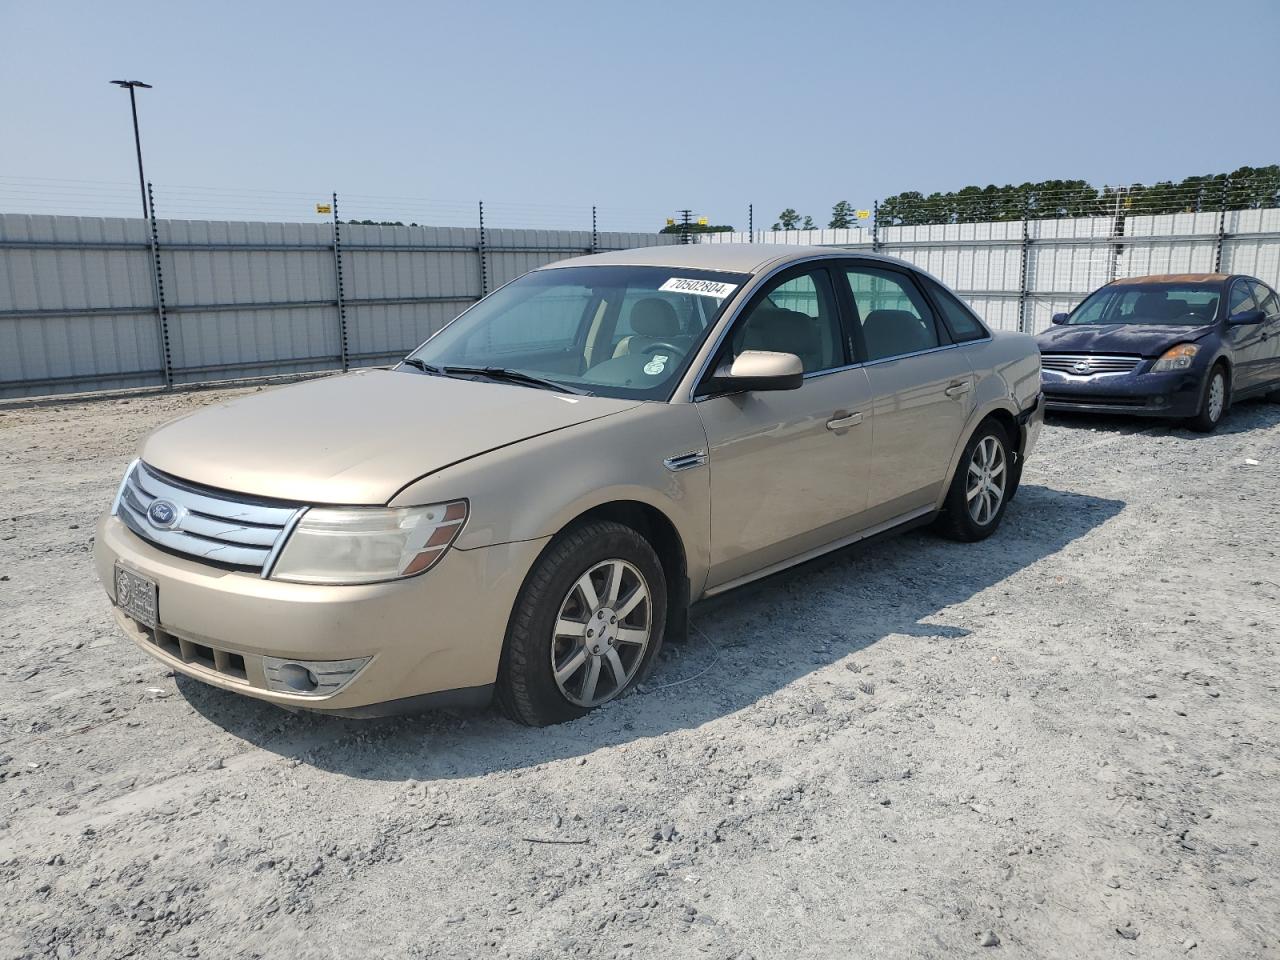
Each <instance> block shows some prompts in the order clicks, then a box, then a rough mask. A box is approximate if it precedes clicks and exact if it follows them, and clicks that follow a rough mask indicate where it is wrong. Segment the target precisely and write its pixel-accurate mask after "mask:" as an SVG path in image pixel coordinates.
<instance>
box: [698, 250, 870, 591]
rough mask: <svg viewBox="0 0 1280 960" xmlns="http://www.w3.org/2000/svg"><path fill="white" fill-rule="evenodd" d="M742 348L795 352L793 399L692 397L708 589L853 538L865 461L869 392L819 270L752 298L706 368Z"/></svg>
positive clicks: (772, 394)
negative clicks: (705, 468) (706, 487)
mask: <svg viewBox="0 0 1280 960" xmlns="http://www.w3.org/2000/svg"><path fill="white" fill-rule="evenodd" d="M743 350H772V351H778V352H783V353H794V354H796V355H797V356H799V357H800V359H801V362H802V363H803V364H804V370H805V379H804V384H803V385H802V386H801V387H800V388H799V389H798V390H781V391H767V392H765V391H761V392H747V393H735V394H730V395H725V396H709V397H705V398H702V399H699V400H698V402H697V408H698V412H699V414H700V415H701V417H702V422H703V426H704V428H705V429H706V432H707V440H708V443H709V451H708V452H709V455H710V469H711V571H710V577H709V579H708V583H707V586H708V587H712V588H713V587H716V586H720V585H723V584H725V583H728V582H730V581H733V580H736V579H738V578H740V577H743V576H746V575H748V574H750V573H753V572H756V571H758V570H761V569H764V568H765V567H768V566H771V565H773V564H775V563H780V562H782V561H785V560H788V559H790V558H792V557H795V556H797V555H799V554H802V553H804V552H806V551H808V550H812V549H815V548H817V547H821V546H825V545H826V544H829V543H831V542H833V541H835V540H838V539H840V538H841V537H844V536H847V535H849V534H851V533H853V532H855V531H856V530H857V529H858V527H859V523H858V519H859V515H860V514H861V513H862V511H863V509H864V508H865V505H866V499H867V486H866V480H867V474H868V469H869V464H870V461H871V427H872V422H871V421H872V418H871V413H870V399H871V389H870V384H869V382H868V380H867V376H866V373H865V372H864V371H863V370H862V369H861V368H850V367H849V360H850V358H849V352H848V351H849V339H848V336H847V333H846V330H845V327H844V326H843V325H842V323H841V319H840V313H839V309H838V306H837V301H836V297H835V293H834V286H833V282H832V277H831V275H830V273H829V271H828V269H827V267H826V266H823V265H820V264H819V265H816V266H815V265H812V264H803V265H800V266H798V267H793V268H792V269H790V270H788V271H785V272H783V273H782V274H780V275H779V276H778V277H776V278H774V279H773V280H772V281H770V282H769V283H768V284H767V285H766V286H765V287H764V288H763V289H762V290H761V291H760V292H759V293H757V294H756V295H755V296H754V297H753V298H752V300H751V302H750V303H749V304H748V305H747V308H746V309H745V310H744V311H743V313H742V314H741V315H740V316H739V317H738V318H737V320H736V321H735V322H734V326H733V328H732V329H731V330H730V331H729V334H728V336H727V337H726V338H725V342H724V344H723V346H722V347H721V350H720V351H719V353H718V354H717V356H716V358H715V359H714V360H713V362H712V364H711V367H710V369H711V370H716V369H719V367H720V366H722V365H723V364H725V363H730V362H732V359H733V357H735V356H737V355H738V354H739V353H741V352H742V351H743Z"/></svg>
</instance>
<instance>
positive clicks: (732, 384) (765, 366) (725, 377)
mask: <svg viewBox="0 0 1280 960" xmlns="http://www.w3.org/2000/svg"><path fill="white" fill-rule="evenodd" d="M803 383H804V364H803V363H801V362H800V358H799V357H797V356H796V355H795V354H794V353H774V352H773V351H771V350H743V351H742V353H740V354H738V356H737V357H736V358H734V361H733V363H731V364H728V365H727V367H721V368H720V369H719V370H717V371H716V373H715V376H713V377H712V378H711V379H710V380H709V381H707V383H706V386H705V387H704V388H703V390H701V391H699V392H700V393H704V394H705V393H721V392H725V393H738V392H740V391H747V390H752V391H763V390H798V389H800V385H801V384H803Z"/></svg>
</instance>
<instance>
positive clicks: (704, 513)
mask: <svg viewBox="0 0 1280 960" xmlns="http://www.w3.org/2000/svg"><path fill="white" fill-rule="evenodd" d="M706 446H707V438H706V434H705V432H704V431H703V428H702V421H701V419H700V418H699V417H698V413H697V409H696V408H695V407H694V406H693V405H692V404H667V403H643V404H640V405H639V406H637V407H633V408H631V409H629V410H625V411H623V412H621V413H618V414H614V415H612V416H608V417H602V418H600V419H597V420H592V421H589V422H587V423H583V424H578V425H577V426H573V427H568V428H565V429H563V430H558V431H555V432H554V433H549V434H544V435H542V436H539V437H533V438H531V439H528V440H523V441H521V442H519V443H515V444H511V445H510V446H507V447H503V448H501V449H499V450H493V451H490V452H489V453H486V454H483V455H482V456H479V457H475V458H473V459H471V460H467V461H465V462H463V463H459V464H455V465H454V466H451V467H447V468H445V469H443V470H440V471H438V472H436V473H433V474H431V475H430V476H427V477H424V478H422V479H421V480H418V481H417V482H415V483H413V484H411V485H410V486H408V487H406V488H405V489H404V490H402V491H401V492H400V493H399V494H397V496H396V497H395V499H393V500H392V501H391V504H390V505H391V506H411V505H415V504H424V503H439V502H442V501H446V500H452V499H460V498H465V499H467V500H468V501H469V502H470V516H469V518H468V520H467V525H466V527H465V529H464V530H463V532H462V534H461V536H460V537H459V538H458V541H457V543H456V545H455V546H456V548H457V549H460V550H471V549H475V548H478V547H486V546H492V545H494V544H499V543H513V542H518V541H523V540H536V539H540V538H543V537H548V536H553V535H555V534H556V533H559V532H560V531H561V530H563V529H564V528H565V527H566V526H568V525H569V524H570V523H572V522H573V520H574V519H576V518H577V517H579V516H581V515H582V514H584V513H586V512H587V511H588V510H591V509H593V508H595V507H599V506H602V505H604V504H609V503H617V502H622V501H633V502H637V503H642V504H646V505H647V506H649V507H652V508H653V509H655V510H657V511H659V512H661V513H662V514H663V515H664V516H666V517H667V519H668V520H670V521H671V524H672V526H673V527H674V528H675V530H676V533H677V534H678V535H679V537H680V539H681V542H682V545H683V547H684V552H685V560H686V563H687V565H688V574H689V582H690V585H691V586H692V588H693V590H694V593H695V595H696V593H697V592H698V591H699V589H700V586H701V584H703V583H704V582H705V580H706V575H707V568H708V564H709V562H710V516H711V490H710V473H709V471H708V468H707V467H706V465H705V464H704V465H701V466H695V467H692V468H690V469H686V470H680V471H672V470H671V469H669V468H668V467H667V466H666V465H665V464H664V463H663V461H664V460H666V459H667V458H669V457H674V456H679V455H681V454H686V453H692V452H697V451H701V452H704V453H705V451H706Z"/></svg>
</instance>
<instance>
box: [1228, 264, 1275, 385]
mask: <svg viewBox="0 0 1280 960" xmlns="http://www.w3.org/2000/svg"><path fill="white" fill-rule="evenodd" d="M1261 286H1262V285H1261V284H1258V283H1254V282H1253V281H1252V280H1245V279H1243V278H1242V279H1239V280H1236V281H1234V282H1233V283H1232V284H1231V292H1230V293H1229V294H1228V296H1227V324H1228V326H1227V339H1228V340H1229V341H1230V343H1231V353H1232V356H1233V358H1234V360H1235V369H1234V370H1233V371H1232V381H1233V382H1232V384H1231V392H1232V393H1237V394H1240V393H1249V392H1250V391H1251V390H1254V389H1256V388H1258V387H1261V386H1262V385H1263V384H1265V383H1266V378H1267V367H1268V366H1269V365H1270V364H1269V361H1270V356H1269V354H1270V352H1271V344H1270V337H1269V336H1268V335H1267V324H1266V321H1263V322H1262V323H1242V324H1239V325H1238V326H1237V325H1233V324H1231V317H1235V316H1238V315H1239V314H1242V313H1248V312H1249V311H1250V310H1257V309H1259V308H1261V306H1262V304H1261V303H1259V302H1258V294H1259V292H1260V291H1259V289H1258V288H1260V287H1261Z"/></svg>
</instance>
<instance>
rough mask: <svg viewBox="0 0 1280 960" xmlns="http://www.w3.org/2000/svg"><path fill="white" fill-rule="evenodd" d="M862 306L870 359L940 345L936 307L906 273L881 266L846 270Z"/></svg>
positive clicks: (860, 318) (857, 302) (860, 315)
mask: <svg viewBox="0 0 1280 960" xmlns="http://www.w3.org/2000/svg"><path fill="white" fill-rule="evenodd" d="M845 276H846V277H848V280H849V292H850V293H851V294H852V295H853V302H854V305H855V306H856V307H857V309H858V322H859V323H860V324H861V325H862V339H863V341H864V342H865V343H866V347H867V359H868V360H885V359H888V358H889V357H899V356H902V355H903V354H907V353H919V352H920V351H922V350H931V349H933V348H934V347H937V346H939V345H940V343H941V341H940V339H939V336H938V328H937V324H936V322H935V321H934V317H933V311H932V310H930V309H929V305H928V304H927V303H926V302H925V299H924V296H923V295H922V294H921V293H920V291H919V290H918V289H917V288H916V285H915V284H914V283H913V282H912V281H911V279H910V278H909V277H907V276H906V275H905V274H901V273H897V272H895V271H893V270H882V269H880V268H878V267H850V268H848V269H847V270H846V271H845Z"/></svg>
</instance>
